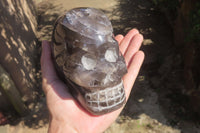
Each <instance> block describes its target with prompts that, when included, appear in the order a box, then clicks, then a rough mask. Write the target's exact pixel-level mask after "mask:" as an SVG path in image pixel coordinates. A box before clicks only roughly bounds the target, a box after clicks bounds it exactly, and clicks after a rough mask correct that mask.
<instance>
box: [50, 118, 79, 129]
mask: <svg viewBox="0 0 200 133" xmlns="http://www.w3.org/2000/svg"><path fill="white" fill-rule="evenodd" d="M48 133H78V131H77V130H76V129H75V128H73V127H72V126H70V125H69V124H68V123H66V122H64V121H58V120H56V119H53V118H52V119H51V120H50V123H49V129H48Z"/></svg>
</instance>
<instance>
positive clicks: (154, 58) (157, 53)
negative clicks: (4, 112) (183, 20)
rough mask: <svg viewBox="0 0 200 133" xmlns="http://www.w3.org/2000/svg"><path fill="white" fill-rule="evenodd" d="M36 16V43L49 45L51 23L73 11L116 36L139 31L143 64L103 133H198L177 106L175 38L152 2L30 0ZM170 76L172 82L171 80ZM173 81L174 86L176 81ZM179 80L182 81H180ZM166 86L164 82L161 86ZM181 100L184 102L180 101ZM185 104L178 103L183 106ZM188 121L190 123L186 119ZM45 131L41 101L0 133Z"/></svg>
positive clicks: (45, 124)
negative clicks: (103, 18)
mask: <svg viewBox="0 0 200 133" xmlns="http://www.w3.org/2000/svg"><path fill="white" fill-rule="evenodd" d="M34 1H35V2H36V5H37V14H38V16H37V17H38V40H39V41H41V40H44V39H46V40H50V38H51V31H52V28H53V26H52V25H53V23H54V21H55V19H56V18H57V17H58V16H59V15H60V14H62V13H63V12H64V11H66V10H69V9H71V8H74V7H95V8H98V9H102V10H103V11H104V12H105V13H106V14H107V15H108V16H109V18H110V20H111V21H112V24H113V27H114V34H115V35H116V34H119V33H120V34H123V35H125V34H126V33H127V31H129V30H130V29H132V28H137V29H138V30H139V31H140V32H141V33H142V34H143V36H144V42H143V46H142V50H143V51H144V52H145V55H146V57H145V61H144V64H143V66H142V69H141V72H140V74H139V76H138V78H137V81H136V83H135V85H134V87H133V90H132V92H131V95H130V98H129V100H128V102H127V105H126V106H125V109H124V110H123V112H122V113H121V115H120V116H119V117H118V119H117V120H116V122H115V123H113V124H112V126H111V127H110V128H109V129H107V130H106V131H105V133H200V126H199V123H198V122H196V121H195V120H194V119H193V115H191V112H188V111H187V110H186V109H185V108H183V107H182V106H181V105H180V104H179V103H180V102H174V101H173V99H177V98H178V95H176V94H174V93H172V92H171V90H172V89H171V88H181V87H183V86H182V84H181V81H179V80H178V79H179V78H178V76H177V75H178V74H177V73H178V72H176V71H172V69H173V68H172V65H174V61H177V60H178V58H179V56H178V55H176V54H174V53H175V52H174V51H175V50H174V49H173V47H172V46H173V32H172V29H171V27H170V24H169V23H168V21H167V19H166V18H165V16H164V15H163V14H162V13H160V12H159V11H158V9H157V8H155V7H154V5H153V4H152V3H151V2H150V0H109V1H108V0H84V1H83V0H73V1H68V0H34ZM169 75H170V78H169ZM174 79H176V81H174ZM180 80H181V78H180ZM164 81H165V82H164ZM183 99H184V98H183ZM183 99H180V100H179V101H182V102H184V100H183ZM186 116H188V117H186ZM47 128H48V114H47V109H46V106H45V98H44V97H43V98H41V100H40V101H39V102H38V105H37V106H36V107H35V111H34V112H33V114H32V115H31V116H29V117H28V118H24V119H22V120H20V122H18V124H17V125H16V124H15V125H6V126H2V127H0V132H1V133H34V132H37V133H44V132H47Z"/></svg>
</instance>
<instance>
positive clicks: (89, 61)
mask: <svg viewBox="0 0 200 133" xmlns="http://www.w3.org/2000/svg"><path fill="white" fill-rule="evenodd" d="M81 63H82V64H83V67H84V68H85V69H86V70H93V69H94V68H95V66H96V64H97V61H96V60H95V58H92V57H90V56H89V55H83V56H82V58H81Z"/></svg>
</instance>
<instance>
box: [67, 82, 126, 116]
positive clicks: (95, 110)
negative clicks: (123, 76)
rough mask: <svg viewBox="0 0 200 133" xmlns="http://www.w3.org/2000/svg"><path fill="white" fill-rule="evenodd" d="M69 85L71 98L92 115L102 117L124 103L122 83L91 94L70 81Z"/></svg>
mask: <svg viewBox="0 0 200 133" xmlns="http://www.w3.org/2000/svg"><path fill="white" fill-rule="evenodd" d="M68 81H69V80H68ZM69 83H70V86H71V87H70V90H71V91H72V95H73V97H74V98H75V99H76V100H77V101H78V102H79V103H80V105H81V106H82V107H83V108H84V109H86V110H87V111H88V112H89V113H90V114H92V115H103V114H106V113H109V112H113V111H115V110H117V109H119V108H121V107H122V106H123V105H124V104H125V103H126V96H125V91H124V87H123V81H121V82H120V83H119V84H117V85H115V86H114V87H110V88H105V89H103V90H95V91H92V92H88V91H87V92H86V91H84V90H85V89H84V88H82V87H80V86H78V85H76V84H75V83H73V82H72V81H69Z"/></svg>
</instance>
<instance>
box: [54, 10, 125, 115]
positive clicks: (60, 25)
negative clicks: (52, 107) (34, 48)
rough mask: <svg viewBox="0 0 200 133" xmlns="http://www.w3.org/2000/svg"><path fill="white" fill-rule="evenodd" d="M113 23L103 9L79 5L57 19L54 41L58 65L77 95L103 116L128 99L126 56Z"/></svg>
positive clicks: (83, 103) (79, 100)
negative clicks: (126, 90) (116, 37)
mask: <svg viewBox="0 0 200 133" xmlns="http://www.w3.org/2000/svg"><path fill="white" fill-rule="evenodd" d="M112 32H113V29H112V25H111V22H110V21H109V19H108V18H107V16H106V15H105V14H104V13H103V12H101V11H100V10H97V9H94V8H75V9H72V10H70V11H68V12H67V13H65V14H64V15H62V16H61V17H59V18H58V20H57V21H56V24H55V27H54V31H53V36H52V41H53V45H52V46H53V47H52V48H53V56H54V61H55V66H56V68H57V70H58V73H59V75H60V76H61V77H63V78H64V81H65V83H66V84H67V85H68V86H69V89H70V90H71V92H72V94H73V96H74V97H75V98H76V99H77V100H78V102H79V103H80V104H81V105H82V106H83V107H84V108H85V109H87V110H88V111H89V112H91V113H92V114H94V115H100V114H104V113H108V112H111V111H113V110H116V109H118V108H120V107H121V106H122V105H123V104H124V103H125V101H126V97H125V92H124V88H123V81H122V76H123V75H124V74H125V73H126V72H127V70H126V65H125V62H124V58H123V56H122V55H121V53H120V51H119V46H118V43H117V41H116V40H115V39H114V37H113V33H112Z"/></svg>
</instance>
